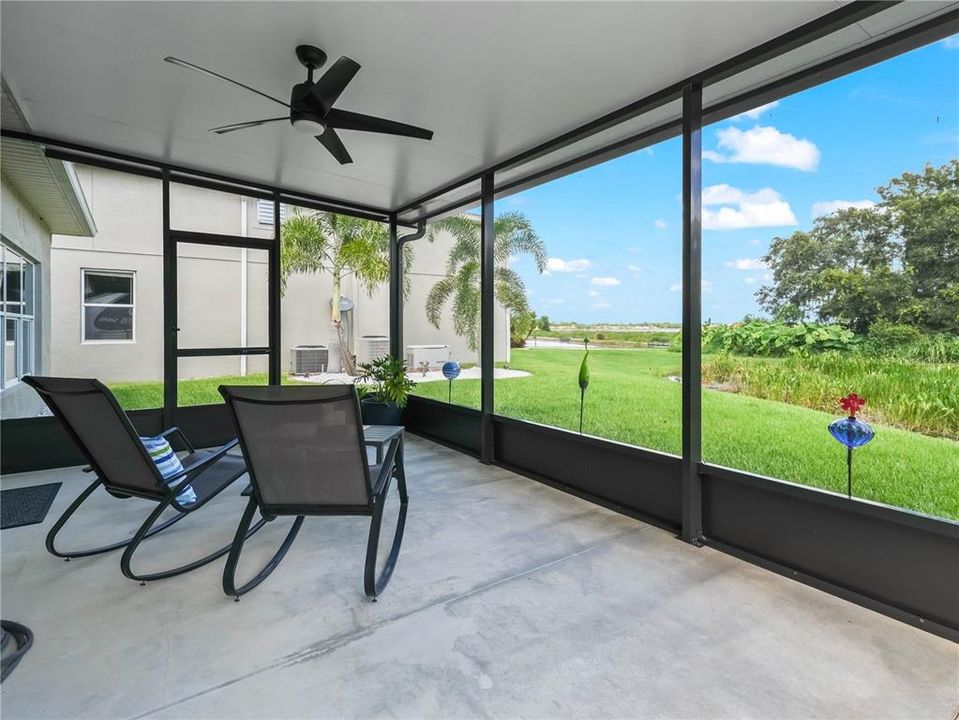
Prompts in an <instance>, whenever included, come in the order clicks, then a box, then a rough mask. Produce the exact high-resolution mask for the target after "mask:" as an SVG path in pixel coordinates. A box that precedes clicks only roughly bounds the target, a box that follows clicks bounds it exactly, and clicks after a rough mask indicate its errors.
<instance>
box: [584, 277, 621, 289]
mask: <svg viewBox="0 0 959 720" xmlns="http://www.w3.org/2000/svg"><path fill="white" fill-rule="evenodd" d="M590 282H591V283H592V284H593V285H597V286H599V287H613V286H614V285H619V284H620V282H619V278H614V277H594V278H593V279H592V280H590Z"/></svg>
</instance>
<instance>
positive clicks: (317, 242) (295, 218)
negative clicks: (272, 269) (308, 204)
mask: <svg viewBox="0 0 959 720" xmlns="http://www.w3.org/2000/svg"><path fill="white" fill-rule="evenodd" d="M411 252H412V249H411V248H410V247H409V245H407V246H405V247H404V253H405V258H404V262H410V261H411V260H412V257H411V255H410V253H411ZM296 273H304V274H316V273H329V274H330V275H331V276H332V278H333V290H332V298H331V300H332V305H331V308H330V311H329V320H330V330H331V332H330V340H329V350H330V364H329V369H330V371H331V372H338V371H340V370H341V369H344V368H345V369H346V370H347V371H349V372H353V370H354V362H353V357H352V355H351V354H350V350H349V348H348V347H347V346H346V343H344V342H343V340H344V338H343V336H342V326H341V320H342V318H341V315H340V303H339V299H340V296H341V294H342V287H343V281H344V280H346V279H347V278H348V277H350V276H351V275H352V276H354V277H356V278H357V279H358V280H359V281H360V283H361V285H362V286H363V288H364V289H365V290H366V292H367V293H368V294H369V295H370V296H372V295H373V293H374V292H375V291H376V289H377V288H379V287H380V286H381V285H383V284H384V283H385V282H387V281H388V280H389V276H390V258H389V231H388V229H387V226H386V225H385V224H383V223H381V222H376V221H373V220H365V219H363V218H357V217H353V216H352V215H338V214H336V213H330V212H318V211H303V210H295V211H293V212H292V213H291V214H290V215H289V216H288V217H287V218H286V220H285V221H284V222H283V225H282V226H281V233H280V286H281V289H282V291H283V292H285V291H286V284H287V281H288V279H289V277H290V275H293V274H296ZM407 289H408V288H407Z"/></svg>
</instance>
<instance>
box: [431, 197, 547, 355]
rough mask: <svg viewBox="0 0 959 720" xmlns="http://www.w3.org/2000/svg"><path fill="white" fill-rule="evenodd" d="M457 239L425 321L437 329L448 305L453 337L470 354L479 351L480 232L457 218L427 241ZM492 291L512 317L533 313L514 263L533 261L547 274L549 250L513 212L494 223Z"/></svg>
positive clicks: (468, 221) (441, 224)
mask: <svg viewBox="0 0 959 720" xmlns="http://www.w3.org/2000/svg"><path fill="white" fill-rule="evenodd" d="M442 231H446V232H448V233H450V235H452V236H453V245H452V247H451V248H450V252H449V257H448V259H447V264H446V277H444V278H443V279H442V280H439V281H437V283H436V284H435V285H433V287H432V288H431V289H430V292H429V295H428V296H427V298H426V318H427V320H428V321H429V322H430V324H431V325H433V327H436V328H439V326H440V321H441V320H442V317H443V311H444V309H445V308H446V306H447V305H448V304H449V305H450V306H451V310H452V318H453V331H454V332H455V333H456V334H457V335H459V336H460V337H462V338H465V339H466V344H467V345H468V346H469V348H470V350H476V349H477V348H478V347H479V324H480V226H479V223H478V222H477V221H476V219H475V218H473V217H470V216H468V215H454V216H452V217H448V218H445V219H444V220H441V221H439V222H437V223H435V224H434V225H433V226H432V227H431V228H430V232H429V236H428V238H429V240H430V241H433V240H435V238H436V236H437V234H438V233H439V232H442ZM493 237H494V238H495V242H494V268H493V277H494V288H493V292H494V295H495V297H496V301H497V302H498V303H499V304H500V305H502V306H503V307H505V308H506V309H507V311H509V313H510V315H511V316H515V315H520V314H522V313H527V312H528V311H529V303H528V301H527V298H526V286H525V285H524V284H523V280H522V279H521V278H520V276H519V275H518V274H517V273H516V272H515V271H513V270H512V269H510V267H509V260H510V258H513V257H516V256H518V255H524V254H526V255H530V256H531V257H532V258H533V262H534V263H535V264H536V268H537V270H538V271H539V272H543V270H545V269H546V245H545V244H544V243H543V241H542V240H540V238H539V236H538V235H537V234H536V231H535V230H534V229H533V225H532V223H531V222H530V221H529V218H527V217H526V216H525V215H523V214H522V213H517V212H509V213H504V214H502V215H500V216H498V217H497V218H496V219H495V220H494V221H493Z"/></svg>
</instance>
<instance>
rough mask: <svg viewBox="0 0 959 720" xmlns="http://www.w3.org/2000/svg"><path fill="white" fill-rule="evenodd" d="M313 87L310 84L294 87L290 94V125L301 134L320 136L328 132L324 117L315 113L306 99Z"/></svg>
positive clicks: (300, 84)
mask: <svg viewBox="0 0 959 720" xmlns="http://www.w3.org/2000/svg"><path fill="white" fill-rule="evenodd" d="M312 87H313V86H312V85H311V84H310V83H308V82H305V83H299V84H298V85H294V86H293V91H292V93H290V124H291V125H292V126H293V127H294V129H296V130H299V131H300V132H303V133H309V134H311V135H319V134H321V133H323V132H324V131H325V130H326V123H324V122H323V116H322V115H320V114H319V113H317V112H315V111H314V110H313V109H312V108H311V107H310V105H309V101H308V100H307V99H306V98H307V95H308V94H309V92H310V89H311V88H312Z"/></svg>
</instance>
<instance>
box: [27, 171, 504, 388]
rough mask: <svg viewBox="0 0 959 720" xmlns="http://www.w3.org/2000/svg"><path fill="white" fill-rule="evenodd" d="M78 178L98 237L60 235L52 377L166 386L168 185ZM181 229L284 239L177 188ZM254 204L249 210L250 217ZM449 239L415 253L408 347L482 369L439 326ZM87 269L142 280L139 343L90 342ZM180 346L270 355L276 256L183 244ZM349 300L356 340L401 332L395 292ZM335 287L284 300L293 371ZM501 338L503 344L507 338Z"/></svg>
mask: <svg viewBox="0 0 959 720" xmlns="http://www.w3.org/2000/svg"><path fill="white" fill-rule="evenodd" d="M77 173H78V176H79V178H80V182H81V185H82V187H83V191H84V194H85V195H86V198H87V201H88V203H89V206H90V209H91V211H92V214H93V217H94V218H95V220H96V223H97V228H98V230H97V234H96V236H95V237H92V238H79V237H67V236H59V235H55V236H53V250H52V253H51V264H50V267H51V287H50V291H49V293H48V294H47V295H45V297H50V299H51V304H52V307H53V308H54V311H53V317H52V325H51V353H50V355H49V357H50V359H51V364H50V372H51V373H53V374H63V375H72V376H88V377H98V378H100V379H102V380H104V381H107V382H118V381H142V380H160V379H161V378H162V376H163V336H162V323H163V311H162V307H163V304H162V297H163V255H162V251H163V240H162V214H161V212H162V208H161V195H160V193H161V185H160V181H158V180H154V179H151V178H142V177H137V176H133V175H128V174H122V173H115V172H111V171H107V170H101V169H98V168H90V167H79V166H78V167H77ZM170 198H171V199H170V206H171V207H170V215H171V226H172V227H174V228H176V229H183V230H193V231H200V232H212V233H221V234H231V235H237V234H239V235H245V236H250V237H272V236H273V227H272V223H270V224H268V225H266V224H260V223H259V222H258V218H257V202H256V200H254V199H250V198H245V199H241V198H239V197H238V196H235V195H230V194H225V193H219V192H214V191H209V190H204V189H200V188H194V187H190V186H185V185H177V184H173V185H172V186H171V193H170ZM244 205H245V207H244ZM448 249H449V238H443V237H441V238H439V239H438V240H437V242H435V243H429V242H427V241H426V240H425V239H423V240H420V241H417V242H416V243H415V260H414V263H413V266H412V270H411V275H412V279H413V281H412V293H411V296H410V298H409V299H408V300H407V302H406V313H405V322H404V334H405V338H404V341H405V343H407V344H426V343H431V344H432V343H443V344H448V345H450V351H451V353H450V354H451V355H452V357H453V358H455V359H457V360H460V361H461V362H477V361H478V356H477V354H476V353H471V352H470V351H469V350H468V349H467V348H466V343H465V341H463V339H462V338H458V337H457V336H456V335H455V333H454V332H453V330H452V324H451V323H450V322H444V323H443V327H441V328H440V329H436V328H433V327H431V326H430V325H429V324H428V323H427V321H426V317H425V312H424V307H425V297H426V294H427V293H428V292H429V289H430V287H432V284H433V283H434V282H435V281H436V280H437V279H438V278H439V277H441V276H442V272H443V270H444V269H445V265H446V254H447V252H448ZM85 268H87V269H94V270H96V269H99V270H112V271H130V272H133V273H135V302H134V304H135V308H134V339H133V341H130V342H115V341H109V342H84V341H83V339H82V325H81V317H82V311H83V305H82V273H83V270H84V269H85ZM177 273H178V286H179V292H178V317H179V326H180V334H179V338H178V339H179V345H180V347H181V348H182V347H238V346H243V345H245V346H263V345H266V344H267V343H268V337H267V319H268V315H267V312H268V311H267V308H268V302H267V254H266V252H265V251H260V250H253V249H251V250H247V251H244V250H241V249H239V248H218V247H208V246H199V245H185V244H181V245H180V248H179V253H178V268H177ZM342 292H343V295H345V296H347V297H350V298H351V299H353V300H354V302H355V309H354V312H353V321H354V337H359V336H362V335H388V334H389V301H388V289H387V287H386V286H385V285H384V286H383V287H381V288H379V289H378V290H377V291H376V292H375V293H374V294H373V295H372V297H371V296H368V295H367V293H366V292H365V290H364V289H363V288H362V287H361V286H360V284H359V283H357V282H356V280H355V279H354V278H348V279H347V280H346V281H345V283H344V285H343V289H342ZM331 295H332V281H331V279H330V277H329V276H328V275H326V274H321V275H296V276H293V277H291V278H290V279H289V281H288V284H287V288H286V292H285V294H284V296H283V301H282V325H281V332H282V344H283V349H282V353H281V358H282V366H283V370H284V371H288V369H289V363H290V348H292V347H294V346H296V345H316V344H321V345H326V344H327V343H328V339H329V338H328V334H329V308H330V298H331ZM498 312H500V313H502V318H501V319H502V322H500V321H498V322H497V330H498V331H499V332H498V337H497V347H496V357H497V359H498V360H503V359H507V357H508V356H507V353H508V350H509V342H508V332H509V329H508V322H507V321H506V319H505V311H503V310H502V309H500V310H498ZM500 336H501V337H500ZM266 364H267V363H266V358H265V357H256V356H251V357H248V358H239V357H222V358H186V359H181V360H180V364H179V376H180V377H181V378H190V377H207V376H221V375H237V374H244V373H255V372H265V371H266Z"/></svg>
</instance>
